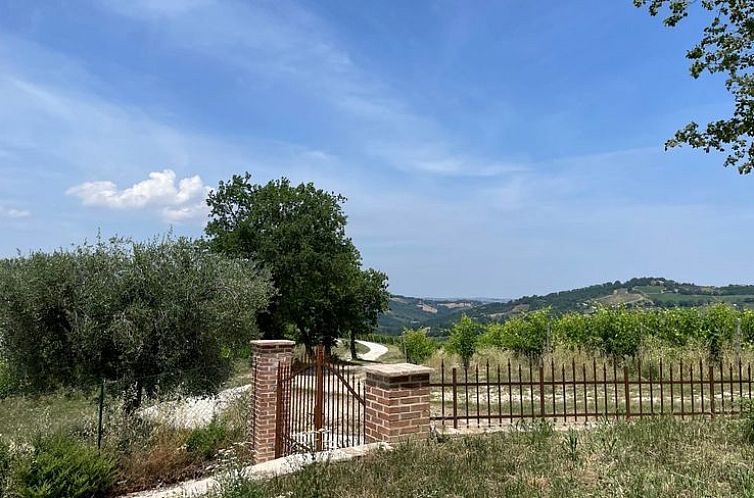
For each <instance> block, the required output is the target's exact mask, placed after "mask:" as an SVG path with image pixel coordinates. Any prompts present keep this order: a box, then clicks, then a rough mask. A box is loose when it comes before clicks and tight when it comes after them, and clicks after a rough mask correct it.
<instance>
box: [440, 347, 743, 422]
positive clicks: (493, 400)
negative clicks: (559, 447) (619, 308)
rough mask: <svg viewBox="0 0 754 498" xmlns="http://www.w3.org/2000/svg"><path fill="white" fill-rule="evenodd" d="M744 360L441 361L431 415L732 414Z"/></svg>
mask: <svg viewBox="0 0 754 498" xmlns="http://www.w3.org/2000/svg"><path fill="white" fill-rule="evenodd" d="M751 384H752V377H751V364H743V363H742V362H740V361H739V362H735V363H726V364H723V363H707V362H705V361H694V362H688V361H687V362H684V361H682V360H679V361H677V362H676V361H674V362H667V361H666V362H663V361H659V362H652V363H651V364H646V363H645V364H642V362H641V360H636V361H632V362H628V363H625V364H623V365H619V364H618V363H607V362H600V363H598V362H597V361H596V360H593V361H592V362H591V363H578V364H577V362H576V361H575V360H571V362H569V363H559V364H556V363H555V362H554V361H551V362H550V363H549V364H542V363H536V362H528V361H523V362H512V361H510V360H509V361H508V362H507V363H506V364H503V365H494V366H492V365H490V364H489V362H487V363H486V364H483V365H481V366H476V367H474V368H473V369H463V368H459V367H450V368H448V367H446V366H445V363H444V362H443V363H442V365H441V367H440V370H439V372H437V373H436V375H434V376H433V379H432V382H431V384H430V385H431V389H432V414H431V420H433V421H436V422H440V423H441V424H442V425H443V426H452V427H453V428H459V427H460V428H468V427H482V426H494V425H503V424H511V423H515V422H516V421H519V420H524V419H549V420H552V421H553V422H559V421H563V422H578V421H584V422H587V421H590V420H598V419H604V418H632V417H647V416H659V415H669V416H677V417H681V418H686V417H699V416H709V417H714V416H716V415H733V414H737V413H739V410H740V403H739V401H740V400H741V398H747V399H751V397H752V385H751Z"/></svg>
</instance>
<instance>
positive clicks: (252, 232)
mask: <svg viewBox="0 0 754 498" xmlns="http://www.w3.org/2000/svg"><path fill="white" fill-rule="evenodd" d="M345 200H346V199H345V197H343V196H341V195H339V194H335V193H331V192H326V191H324V190H321V189H317V188H316V187H315V186H314V185H313V184H312V183H306V184H304V183H302V184H300V185H298V186H293V185H291V183H290V181H289V180H288V179H286V178H282V179H280V180H274V181H271V182H269V183H267V184H266V185H257V184H252V183H251V175H249V173H246V174H245V175H244V176H239V175H235V176H233V178H231V180H230V181H229V182H227V183H225V182H220V185H219V187H218V188H217V190H216V191H214V192H212V193H211V194H210V196H209V198H208V200H207V203H208V204H209V206H210V207H211V216H212V220H211V221H210V222H209V223H208V224H207V227H206V232H207V235H208V236H209V237H210V243H211V246H212V248H213V249H214V250H216V251H218V252H220V253H223V254H229V255H233V256H241V257H246V258H254V259H256V260H258V261H261V262H263V263H264V264H265V266H266V267H267V268H268V269H269V270H270V272H271V273H272V277H273V280H274V283H275V287H276V288H277V290H278V291H279V293H278V295H277V296H276V298H275V299H274V300H273V301H272V303H271V304H270V308H269V312H268V313H265V314H263V315H261V316H260V317H259V320H260V327H261V328H262V331H263V332H264V334H265V336H266V337H270V338H274V337H281V336H283V335H284V334H286V332H288V331H289V330H291V328H292V329H293V330H294V333H295V335H296V336H297V338H298V339H299V340H300V341H301V342H303V343H304V344H306V345H307V346H308V347H310V348H311V347H312V346H314V345H316V344H317V343H319V342H322V343H324V344H325V345H326V346H328V347H332V346H333V345H334V344H335V340H336V339H337V338H338V337H346V336H348V335H349V334H352V333H361V332H369V331H371V330H372V329H373V328H374V326H375V325H376V319H377V314H378V313H380V312H382V311H384V310H386V309H387V303H388V298H389V295H388V293H387V277H386V276H385V274H383V273H380V272H377V271H373V270H367V271H366V272H363V271H362V270H361V269H360V267H361V255H360V254H359V251H358V250H357V249H356V247H355V246H354V244H353V242H352V241H351V239H349V238H348V237H347V236H346V233H345V226H346V215H345V214H344V213H343V209H342V207H341V204H342V203H343V202H344V201H345Z"/></svg>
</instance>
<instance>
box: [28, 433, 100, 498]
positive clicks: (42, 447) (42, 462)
mask: <svg viewBox="0 0 754 498" xmlns="http://www.w3.org/2000/svg"><path fill="white" fill-rule="evenodd" d="M114 482H115V463H114V461H113V459H111V458H109V457H107V456H103V455H101V454H99V453H98V451H97V450H96V449H95V448H90V447H86V446H84V445H82V444H81V443H80V442H78V441H76V440H74V439H72V438H70V437H66V436H60V435H56V436H49V437H45V438H39V439H38V440H37V441H36V442H35V444H34V451H33V452H32V455H31V457H30V460H29V461H27V462H25V463H23V464H21V465H20V469H19V470H18V478H17V479H16V480H15V482H14V486H16V487H17V488H18V489H17V490H15V491H17V494H19V495H20V496H23V497H29V498H32V497H34V498H37V497H39V498H41V497H46V498H78V497H82V498H84V497H86V498H95V497H100V496H105V494H106V493H107V491H108V490H109V489H110V488H111V487H112V486H113V484H114Z"/></svg>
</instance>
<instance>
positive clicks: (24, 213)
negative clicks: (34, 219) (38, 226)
mask: <svg viewBox="0 0 754 498" xmlns="http://www.w3.org/2000/svg"><path fill="white" fill-rule="evenodd" d="M29 216H31V211H29V210H26V209H17V208H11V207H6V206H2V205H0V218H9V219H19V218H28V217H29Z"/></svg>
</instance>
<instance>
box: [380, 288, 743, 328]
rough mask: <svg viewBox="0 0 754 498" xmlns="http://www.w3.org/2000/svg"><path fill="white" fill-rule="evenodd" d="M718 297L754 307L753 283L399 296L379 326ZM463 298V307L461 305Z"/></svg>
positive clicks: (692, 302)
mask: <svg viewBox="0 0 754 498" xmlns="http://www.w3.org/2000/svg"><path fill="white" fill-rule="evenodd" d="M715 302H726V303H730V304H735V305H738V306H744V307H753V308H754V285H727V286H724V287H715V286H700V285H696V284H689V283H679V282H675V281H673V280H668V279H665V278H661V277H643V278H632V279H631V280H628V281H626V282H620V281H615V282H607V283H604V284H597V285H591V286H589V287H583V288H580V289H573V290H568V291H560V292H553V293H551V294H547V295H545V296H524V297H521V298H518V299H514V300H511V301H505V302H482V301H479V300H455V301H432V300H426V299H425V300H420V299H417V298H411V297H405V296H394V298H393V299H392V300H391V303H390V305H391V310H390V312H389V313H387V314H386V315H384V316H383V317H382V318H381V319H380V331H381V332H383V333H388V334H396V333H400V331H401V330H402V329H403V327H431V329H432V331H433V332H434V333H440V332H441V331H443V330H445V329H448V328H449V327H450V326H452V324H453V322H454V321H455V320H457V319H458V316H460V314H461V313H466V314H467V315H469V316H470V317H472V318H474V319H476V320H479V321H481V322H491V321H504V320H505V319H506V318H508V317H509V316H511V315H514V314H516V313H523V312H526V311H530V310H536V309H540V308H546V307H550V308H551V309H552V311H553V313H555V314H560V313H566V312H569V311H579V312H583V313H589V312H591V311H593V310H594V309H596V308H597V307H598V306H619V305H622V306H636V307H653V306H656V307H674V306H682V307H688V306H701V305H704V304H709V303H715ZM443 303H446V305H443ZM453 303H455V305H454V304H453ZM461 303H462V304H463V307H461V306H458V304H461ZM429 308H432V309H434V310H436V311H431V310H429ZM426 310H429V311H426Z"/></svg>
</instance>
